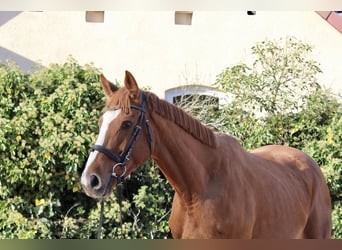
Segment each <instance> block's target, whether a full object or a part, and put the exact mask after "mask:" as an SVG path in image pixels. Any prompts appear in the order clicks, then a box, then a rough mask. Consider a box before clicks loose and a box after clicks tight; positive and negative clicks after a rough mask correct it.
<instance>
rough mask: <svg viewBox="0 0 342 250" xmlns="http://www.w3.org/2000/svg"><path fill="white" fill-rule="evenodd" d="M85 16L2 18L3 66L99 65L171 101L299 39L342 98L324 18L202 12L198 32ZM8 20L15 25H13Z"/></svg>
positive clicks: (143, 20)
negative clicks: (175, 93) (174, 91)
mask: <svg viewBox="0 0 342 250" xmlns="http://www.w3.org/2000/svg"><path fill="white" fill-rule="evenodd" d="M85 15H86V14H85V12H84V11H69V12H50V11H49V12H21V13H15V14H13V12H2V13H1V12H0V59H1V60H2V61H5V58H14V59H15V60H16V61H18V63H19V65H20V66H22V67H23V69H26V70H27V69H29V68H30V67H31V66H32V62H37V63H41V64H43V65H48V64H49V63H51V62H64V61H65V60H66V58H67V57H68V55H72V56H73V57H75V58H76V59H77V60H78V61H79V62H80V63H82V64H83V63H89V62H94V64H95V66H97V67H99V68H101V69H102V71H103V72H104V74H105V75H106V77H107V78H109V79H111V80H113V81H114V80H115V79H117V80H118V81H122V79H123V76H124V70H126V69H127V70H130V71H131V72H132V73H133V74H134V75H135V77H136V79H137V80H138V82H139V83H140V84H141V85H148V86H151V87H152V91H154V92H155V93H157V94H158V95H159V96H161V97H164V95H165V91H166V90H167V89H171V88H174V87H177V86H180V85H184V84H210V83H212V82H213V81H214V80H215V79H216V76H217V75H218V74H219V73H220V72H221V71H222V70H223V69H224V68H225V67H227V66H232V65H234V64H237V63H240V62H247V63H248V62H250V61H251V60H252V58H251V50H250V48H251V47H252V46H253V45H254V44H255V43H256V42H258V41H263V40H265V39H279V38H280V37H285V36H287V35H291V36H295V37H297V38H299V39H301V40H303V41H305V42H307V43H309V44H312V45H313V46H314V52H313V58H314V59H315V60H317V61H318V62H319V63H320V64H321V68H322V70H323V74H322V75H321V76H320V79H319V82H320V83H321V84H323V85H324V86H326V87H331V88H333V89H334V91H335V92H342V70H341V63H340V62H341V59H342V35H341V33H340V32H338V31H337V30H336V29H335V28H333V27H332V26H330V25H329V24H327V22H326V21H325V20H324V19H323V18H322V17H321V16H319V15H318V14H317V13H315V12H312V11H309V12H261V11H260V12H259V11H257V12H256V15H252V16H251V15H247V12H246V11H235V12H234V11H229V12H225V11H222V12H220V11H215V12H214V11H209V12H206V11H195V12H193V15H192V20H191V21H192V22H191V25H176V24H175V12H174V11H148V12H144V11H140V12H131V11H123V12H120V11H113V12H107V11H106V12H105V14H104V15H105V16H104V22H103V23H101V22H100V23H91V22H86V20H85ZM6 17H8V18H6Z"/></svg>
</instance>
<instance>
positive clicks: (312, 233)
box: [304, 206, 331, 239]
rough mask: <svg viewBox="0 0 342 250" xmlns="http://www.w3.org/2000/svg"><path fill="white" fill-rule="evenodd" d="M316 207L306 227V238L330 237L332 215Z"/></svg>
mask: <svg viewBox="0 0 342 250" xmlns="http://www.w3.org/2000/svg"><path fill="white" fill-rule="evenodd" d="M320 210H322V209H319V208H317V206H316V208H314V209H313V210H312V212H311V214H310V215H309V218H308V221H307V224H306V226H305V229H304V238H306V239H329V238H330V237H331V215H330V214H327V213H326V212H325V211H320Z"/></svg>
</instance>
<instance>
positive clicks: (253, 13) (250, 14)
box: [247, 10, 256, 16]
mask: <svg viewBox="0 0 342 250" xmlns="http://www.w3.org/2000/svg"><path fill="white" fill-rule="evenodd" d="M247 15H249V16H255V15H256V11H255V10H253V11H252V10H249V11H247Z"/></svg>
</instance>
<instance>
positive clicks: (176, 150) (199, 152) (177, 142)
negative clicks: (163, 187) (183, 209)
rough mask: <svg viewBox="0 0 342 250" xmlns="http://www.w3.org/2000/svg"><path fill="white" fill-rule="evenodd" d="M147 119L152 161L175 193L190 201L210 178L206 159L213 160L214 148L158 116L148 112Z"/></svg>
mask: <svg viewBox="0 0 342 250" xmlns="http://www.w3.org/2000/svg"><path fill="white" fill-rule="evenodd" d="M150 117H151V121H152V123H151V124H153V139H154V150H153V153H152V158H153V160H154V161H155V162H156V163H157V164H158V166H159V168H160V170H161V171H162V172H163V174H164V175H165V177H166V178H167V179H168V181H169V183H170V184H171V185H172V186H173V188H174V189H175V191H176V192H177V193H178V194H179V195H180V196H181V197H183V198H184V199H185V200H188V201H189V202H191V200H193V199H194V198H195V197H196V195H197V194H199V193H201V190H203V188H205V185H206V182H207V178H208V176H210V175H211V173H210V172H211V169H210V166H208V165H209V164H208V160H209V161H213V159H215V156H214V155H213V154H214V149H213V148H212V147H210V146H207V145H205V144H203V143H201V142H200V141H198V140H197V139H195V138H194V137H193V136H192V135H190V134H189V133H187V132H186V131H185V130H183V129H182V128H180V127H179V126H178V125H176V124H175V123H173V122H172V121H169V120H167V119H165V118H163V117H162V116H160V115H159V114H157V113H155V112H152V114H151V115H150ZM203 162H207V164H203Z"/></svg>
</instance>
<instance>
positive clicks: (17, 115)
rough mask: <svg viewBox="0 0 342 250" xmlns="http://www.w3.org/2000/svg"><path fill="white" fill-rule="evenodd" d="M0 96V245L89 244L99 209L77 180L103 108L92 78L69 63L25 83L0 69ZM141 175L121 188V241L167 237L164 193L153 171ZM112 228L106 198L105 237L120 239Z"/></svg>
mask: <svg viewBox="0 0 342 250" xmlns="http://www.w3.org/2000/svg"><path fill="white" fill-rule="evenodd" d="M0 96H1V101H0V107H1V113H0V126H1V128H2V129H1V131H0V166H1V168H0V175H1V180H0V192H1V198H0V237H1V238H89V237H92V238H93V237H95V236H96V232H97V225H98V220H99V219H98V216H99V207H98V206H96V201H94V200H92V199H90V198H87V197H86V196H85V194H83V193H82V190H81V186H80V180H79V176H80V172H81V171H82V168H83V165H84V163H85V161H86V159H87V157H88V153H89V148H90V147H91V145H92V144H93V143H94V141H95V139H96V136H97V133H98V128H97V119H98V117H99V116H100V111H101V109H102V107H103V106H104V103H105V97H104V95H103V91H102V88H101V85H100V84H99V70H98V69H96V68H95V67H94V66H93V65H85V66H80V65H79V64H78V63H77V62H76V61H75V60H74V59H72V58H69V59H68V61H67V62H66V63H65V64H63V65H58V64H52V65H50V66H49V67H48V68H42V69H39V70H38V71H36V72H35V73H33V74H31V75H30V74H26V73H24V72H21V71H20V70H19V69H18V67H17V66H16V65H14V64H10V65H9V66H5V65H0ZM141 169H142V170H141V171H139V172H138V173H137V174H136V175H135V176H134V177H133V180H132V181H131V182H130V183H128V184H127V189H128V188H129V189H128V190H129V191H130V192H127V191H126V192H125V200H124V202H123V204H124V207H123V211H124V225H123V227H124V233H123V234H124V235H125V236H126V237H128V238H130V237H132V238H154V237H157V238H163V237H166V236H167V235H168V233H169V228H168V226H167V222H166V220H165V217H167V215H168V213H169V211H170V207H171V201H172V198H171V195H170V194H171V193H172V192H171V189H170V187H169V186H168V184H167V183H166V181H165V179H164V178H161V177H160V173H159V172H158V169H157V167H156V166H155V165H154V164H152V163H151V162H149V163H148V164H147V166H146V167H143V168H141ZM152 179H153V181H152ZM136 183H139V184H140V185H138V184H136ZM166 190H167V191H166ZM145 194H146V195H145ZM152 194H155V195H152ZM118 221H119V212H118V205H117V201H116V198H115V197H113V198H111V199H109V200H107V201H106V210H105V221H104V227H105V228H106V230H104V232H103V235H104V237H111V238H116V237H118V236H119V235H120V230H119V229H118V224H116V223H117V222H118ZM115 224H116V226H115V227H113V225H115Z"/></svg>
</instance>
